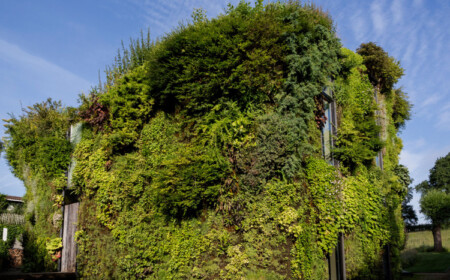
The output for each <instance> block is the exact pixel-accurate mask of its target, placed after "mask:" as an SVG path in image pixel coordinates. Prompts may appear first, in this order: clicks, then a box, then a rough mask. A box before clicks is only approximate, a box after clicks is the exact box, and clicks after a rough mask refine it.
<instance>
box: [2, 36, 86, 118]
mask: <svg viewBox="0 0 450 280" xmlns="http://www.w3.org/2000/svg"><path fill="white" fill-rule="evenodd" d="M0 63H2V64H3V66H4V67H2V68H0V94H1V95H2V97H3V96H4V97H5V98H4V100H3V103H2V104H0V112H1V113H0V114H1V116H0V117H4V114H5V113H6V112H11V111H12V112H14V111H15V112H17V111H18V110H17V109H18V106H19V103H20V101H19V100H23V101H24V102H25V104H23V105H24V106H27V105H31V104H33V103H35V102H40V101H42V100H45V99H47V98H48V97H51V98H53V99H55V100H62V101H63V102H64V103H65V104H75V101H76V94H78V93H79V92H81V91H82V90H88V89H89V88H90V87H91V85H92V83H91V82H89V81H87V80H85V79H84V78H82V77H80V76H78V75H76V74H74V73H72V72H70V71H68V70H66V69H64V68H62V67H60V66H58V65H56V64H54V63H52V62H50V61H48V60H46V59H44V58H41V57H39V56H36V55H33V54H30V53H29V52H27V51H25V50H23V49H22V48H21V47H19V46H17V45H15V44H12V43H9V42H7V41H5V40H3V39H0ZM7 97H10V99H7ZM5 99H6V100H5ZM29 102H32V103H31V104H30V103H29ZM14 108H15V109H14ZM19 110H20V109H19Z"/></svg>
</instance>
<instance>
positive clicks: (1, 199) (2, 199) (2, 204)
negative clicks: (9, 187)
mask: <svg viewBox="0 0 450 280" xmlns="http://www.w3.org/2000/svg"><path fill="white" fill-rule="evenodd" d="M6 208H8V201H7V200H6V195H4V194H0V213H4V212H5V211H6Z"/></svg>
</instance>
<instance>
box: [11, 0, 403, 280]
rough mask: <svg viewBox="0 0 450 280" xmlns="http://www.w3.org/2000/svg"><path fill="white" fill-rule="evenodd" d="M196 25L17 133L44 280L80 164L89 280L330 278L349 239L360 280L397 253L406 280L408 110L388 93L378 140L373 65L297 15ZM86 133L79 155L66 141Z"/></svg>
mask: <svg viewBox="0 0 450 280" xmlns="http://www.w3.org/2000/svg"><path fill="white" fill-rule="evenodd" d="M193 18H194V19H195V20H194V21H193V22H192V23H191V24H187V25H185V26H180V27H179V28H178V29H176V30H175V31H173V32H172V33H170V34H168V35H167V36H166V37H165V38H162V39H161V40H160V41H158V42H155V43H152V42H150V40H144V38H142V40H137V41H135V42H134V43H132V45H131V46H130V48H129V50H127V51H126V52H125V53H122V54H121V56H120V57H118V58H117V59H116V63H115V64H114V65H113V66H111V67H110V68H108V69H109V70H108V72H107V76H108V81H107V83H106V84H105V86H104V87H102V88H97V89H94V90H92V92H91V93H90V95H89V96H82V104H81V105H80V107H79V108H77V109H61V108H60V107H59V106H56V105H55V106H54V105H52V106H50V107H49V108H48V110H47V109H46V110H47V111H49V112H51V113H46V114H41V113H40V110H41V109H36V110H37V111H36V110H35V109H30V111H29V113H28V114H25V115H23V116H22V117H20V118H18V119H12V120H11V121H10V122H9V124H8V125H7V127H8V134H9V139H8V141H7V143H6V152H7V157H8V160H9V162H10V164H11V166H12V167H13V170H14V172H15V174H17V175H18V176H19V177H20V178H22V179H23V180H24V181H25V183H26V186H27V198H28V205H29V208H28V212H29V213H30V214H29V215H30V218H29V223H28V224H29V225H28V226H29V229H28V230H29V232H30V234H31V236H33V238H35V239H33V240H32V241H36V242H34V243H33V242H31V241H30V243H29V244H33V246H35V247H33V248H35V251H34V253H35V256H37V257H39V258H40V260H42V266H45V267H46V268H47V269H52V268H54V267H53V266H52V264H51V262H49V261H48V260H49V256H46V255H45V251H42V250H41V249H42V248H43V246H42V244H43V242H44V243H45V240H47V244H49V242H50V241H51V240H55V239H54V238H56V237H57V227H53V226H52V223H51V222H50V221H51V219H52V218H53V215H54V213H58V211H60V210H58V209H59V208H58V206H59V205H60V203H61V190H62V189H61V186H62V185H64V180H65V179H64V172H65V170H66V168H67V165H68V163H69V159H70V156H72V157H73V158H74V159H75V160H76V162H77V164H76V166H75V168H74V172H73V177H72V183H73V186H74V190H73V192H74V194H75V195H78V196H79V200H80V201H81V206H80V215H79V226H78V228H79V231H78V232H77V242H78V244H79V255H78V268H79V273H80V275H81V277H82V278H85V279H100V278H110V279H142V278H148V279H326V278H327V277H328V264H327V260H326V257H327V255H328V254H329V253H330V252H332V250H333V249H334V248H335V246H336V243H337V237H338V234H339V233H343V234H344V236H345V239H346V242H345V244H346V245H345V246H346V247H345V252H346V262H347V276H348V278H349V279H377V278H378V277H379V276H380V275H381V273H382V271H381V268H382V265H381V260H382V255H381V254H382V251H383V246H384V245H385V244H387V243H390V244H392V247H393V248H394V249H393V250H392V254H393V257H394V258H393V260H394V261H395V269H396V271H398V269H399V267H398V265H399V262H398V260H397V259H396V257H397V256H398V248H400V247H401V246H402V239H403V238H404V237H403V235H402V232H403V231H402V229H403V222H402V220H401V216H399V211H400V205H401V200H402V198H403V196H404V193H403V192H404V190H403V188H404V186H402V185H401V184H400V183H399V182H398V181H399V180H398V178H397V176H396V174H395V172H394V169H395V167H396V165H397V164H398V162H397V161H398V153H399V152H400V149H401V141H400V139H399V138H398V137H397V129H398V128H399V125H398V124H399V123H400V124H402V121H403V122H404V119H405V118H407V116H406V115H405V114H400V115H399V114H397V115H395V112H396V110H395V109H394V107H395V104H396V103H395V102H397V101H395V100H400V101H404V102H406V103H404V102H403V105H404V104H406V105H405V106H406V107H407V108H406V112H408V109H409V107H408V105H409V103H407V100H406V99H405V96H406V95H405V94H404V93H403V95H401V96H400V94H398V93H397V91H394V90H393V89H392V88H390V89H389V90H388V89H386V88H387V87H388V85H385V84H383V90H384V91H383V92H382V93H378V94H380V96H381V95H382V96H383V98H384V102H383V104H384V105H383V110H382V111H383V112H385V114H383V117H384V118H385V120H386V122H385V123H386V124H385V125H382V126H380V125H379V121H378V119H377V118H378V117H377V114H376V111H377V110H378V111H379V110H381V109H380V108H381V107H380V106H378V105H377V104H376V102H375V99H374V88H375V89H376V88H380V86H379V85H377V84H374V83H373V80H372V79H370V77H371V76H369V74H373V73H372V72H371V71H372V70H371V69H372V68H367V67H366V66H365V65H366V64H367V62H366V61H367V57H370V55H371V53H370V50H369V51H368V52H366V53H363V52H362V53H363V54H362V55H358V54H356V53H354V52H352V51H350V50H347V49H343V48H342V47H341V44H340V42H339V39H338V38H337V37H336V34H335V31H334V26H333V24H332V22H331V20H330V18H329V17H328V16H327V15H326V14H325V13H323V12H322V11H321V10H320V9H317V8H315V7H311V6H308V5H302V4H299V3H297V2H289V3H272V4H268V5H266V6H264V5H262V4H256V5H255V7H251V6H250V5H249V4H247V3H245V2H241V3H240V4H239V5H238V6H236V7H230V8H229V10H227V11H226V12H225V14H224V15H221V16H219V17H218V18H215V19H211V20H208V19H206V17H204V15H203V13H202V12H201V11H197V12H196V13H195V14H194V17H193ZM363 50H365V49H363ZM367 53H369V54H367ZM379 54H380V53H377V55H379ZM381 55H385V56H386V57H387V59H388V62H389V61H391V62H393V61H394V62H395V60H393V59H392V58H390V57H389V56H387V54H386V53H384V52H381ZM389 59H390V60H389ZM394 64H395V63H394ZM395 65H397V64H395ZM391 66H392V65H391ZM397 66H398V65H397ZM400 69H401V68H400ZM372 76H373V75H372ZM397 79H398V77H397ZM330 81H333V82H330ZM325 86H328V87H329V88H331V89H332V91H333V92H334V98H335V100H336V104H337V109H338V110H337V111H338V112H337V113H338V123H337V124H335V125H337V126H338V134H337V135H336V137H335V143H336V147H335V148H334V149H333V150H332V151H333V154H334V156H335V158H336V159H337V160H339V162H340V164H339V168H336V167H333V166H331V165H330V164H329V163H328V162H326V161H325V160H323V159H322V152H321V151H322V149H321V140H320V137H321V133H320V129H319V126H320V125H319V124H320V121H319V122H318V120H321V119H322V120H323V115H322V114H323V110H321V99H320V98H319V96H320V94H321V92H322V91H323V89H324V88H325ZM399 96H400V97H399ZM397 103H398V102H397ZM51 104H52V103H49V102H47V103H42V104H38V105H36V106H41V107H42V106H44V107H45V106H49V105H51ZM36 108H37V107H36ZM73 110H76V111H77V112H78V115H76V116H75V115H74V114H72V113H71V112H72V111H73ZM36 112H37V113H36ZM393 118H395V120H394V119H393ZM402 118H403V119H402ZM78 121H82V122H83V123H84V124H83V134H82V139H81V141H80V143H79V144H78V145H76V146H71V145H70V144H68V141H67V140H65V130H66V129H68V127H69V125H70V124H71V123H74V122H78ZM35 122H37V123H38V124H40V123H45V124H46V126H45V127H38V128H37V129H35V127H34V126H33V124H34V123H35ZM396 123H397V125H396ZM382 131H385V132H382ZM381 133H384V134H383V137H380V134H381ZM24 135H26V137H25V138H24V137H23V136H24ZM49 135H53V136H51V137H50V138H51V139H50V138H49ZM384 135H385V136H384ZM28 137H29V138H28ZM23 139H26V141H24V140H23ZM49 147H57V149H54V151H55V154H54V156H56V158H57V159H58V160H57V161H56V160H55V161H50V162H51V163H52V164H48V162H47V160H46V158H47V156H48V155H45V151H47V150H48V149H49ZM46 149H47V150H46ZM381 150H383V154H384V159H385V168H384V170H381V169H380V168H378V167H376V166H375V156H376V155H377V153H378V152H379V151H381ZM52 152H53V151H52ZM52 155H53V154H52ZM41 157H42V160H41V161H40V160H39V159H41ZM25 171H26V172H25ZM24 172H25V173H24ZM30 246H31V245H30ZM42 252H44V253H42ZM52 253H54V251H53V252H52ZM33 269H38V268H37V266H36V267H30V270H33Z"/></svg>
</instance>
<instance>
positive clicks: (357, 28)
mask: <svg viewBox="0 0 450 280" xmlns="http://www.w3.org/2000/svg"><path fill="white" fill-rule="evenodd" d="M350 23H351V24H350V28H351V29H352V31H353V34H354V35H355V38H356V40H358V41H359V42H364V41H365V37H366V36H367V31H368V28H367V21H366V17H365V16H364V15H363V12H362V11H361V10H357V11H355V12H354V13H353V14H352V15H351V16H350Z"/></svg>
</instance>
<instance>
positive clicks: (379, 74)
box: [356, 42, 404, 94]
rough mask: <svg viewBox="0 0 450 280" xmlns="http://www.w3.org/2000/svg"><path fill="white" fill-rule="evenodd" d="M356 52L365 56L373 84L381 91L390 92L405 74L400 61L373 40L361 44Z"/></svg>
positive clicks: (365, 62) (365, 63)
mask: <svg viewBox="0 0 450 280" xmlns="http://www.w3.org/2000/svg"><path fill="white" fill-rule="evenodd" d="M356 52H357V53H358V54H359V55H361V56H362V57H363V60H364V65H365V66H366V67H367V74H368V76H369V80H370V82H371V83H372V85H374V86H376V87H378V89H379V90H380V92H381V93H386V94H389V93H390V92H391V90H392V88H393V86H394V84H395V83H397V81H398V79H400V78H401V77H402V76H403V71H404V70H403V68H402V67H401V66H400V63H399V62H398V61H397V60H395V58H393V57H391V56H389V54H388V53H387V52H385V51H384V50H383V48H381V47H380V46H378V45H377V44H375V43H373V42H369V43H363V44H361V46H359V48H358V49H357V50H356Z"/></svg>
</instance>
